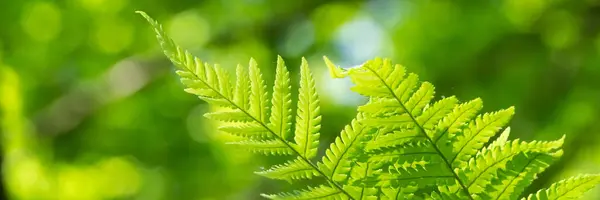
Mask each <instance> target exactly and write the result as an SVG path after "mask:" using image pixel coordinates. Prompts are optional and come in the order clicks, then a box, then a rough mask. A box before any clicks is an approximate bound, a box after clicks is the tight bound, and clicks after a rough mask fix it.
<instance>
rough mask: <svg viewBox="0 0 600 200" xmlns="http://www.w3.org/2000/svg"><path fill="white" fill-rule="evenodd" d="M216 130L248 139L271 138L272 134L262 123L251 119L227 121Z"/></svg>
mask: <svg viewBox="0 0 600 200" xmlns="http://www.w3.org/2000/svg"><path fill="white" fill-rule="evenodd" d="M218 130H220V131H223V132H227V133H229V134H232V135H236V136H241V137H245V138H248V139H262V138H273V135H272V134H271V133H270V132H269V130H268V129H267V128H265V127H264V126H263V125H262V124H260V123H258V122H255V121H252V122H246V123H228V124H225V125H221V126H220V127H219V128H218Z"/></svg>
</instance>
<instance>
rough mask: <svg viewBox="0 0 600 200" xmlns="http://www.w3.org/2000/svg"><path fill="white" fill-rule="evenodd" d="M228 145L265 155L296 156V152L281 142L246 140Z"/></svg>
mask: <svg viewBox="0 0 600 200" xmlns="http://www.w3.org/2000/svg"><path fill="white" fill-rule="evenodd" d="M227 144H230V145H235V146H239V147H241V148H244V149H247V150H249V151H252V152H254V153H261V154H264V155H294V151H293V150H292V149H290V148H289V146H288V145H286V144H285V143H283V142H282V141H280V140H244V141H238V142H229V143H227Z"/></svg>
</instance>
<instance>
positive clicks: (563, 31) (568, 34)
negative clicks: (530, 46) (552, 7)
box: [541, 11, 579, 49]
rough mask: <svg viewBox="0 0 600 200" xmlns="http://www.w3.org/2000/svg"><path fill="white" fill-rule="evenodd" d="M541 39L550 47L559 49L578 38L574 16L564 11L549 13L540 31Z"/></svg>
mask: <svg viewBox="0 0 600 200" xmlns="http://www.w3.org/2000/svg"><path fill="white" fill-rule="evenodd" d="M541 34H542V39H543V40H544V42H545V43H546V45H548V46H549V47H551V48H554V49H560V48H564V47H567V46H569V45H572V44H573V43H575V42H576V41H577V40H578V39H579V27H578V23H577V21H576V20H575V18H574V17H573V16H572V15H571V14H569V13H568V12H565V11H557V12H553V13H551V14H549V16H548V17H547V18H546V19H545V23H544V28H543V30H542V32H541Z"/></svg>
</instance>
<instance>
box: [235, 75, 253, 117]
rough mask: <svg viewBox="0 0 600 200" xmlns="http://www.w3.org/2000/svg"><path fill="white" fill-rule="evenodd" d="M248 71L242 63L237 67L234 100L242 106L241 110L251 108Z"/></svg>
mask: <svg viewBox="0 0 600 200" xmlns="http://www.w3.org/2000/svg"><path fill="white" fill-rule="evenodd" d="M248 76H249V75H248V71H246V68H244V66H242V65H237V67H236V69H235V77H236V79H237V80H236V82H235V89H234V94H235V95H234V96H233V102H234V103H235V104H236V105H238V106H239V107H240V110H250V79H249V78H248Z"/></svg>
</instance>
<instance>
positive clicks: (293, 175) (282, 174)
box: [256, 157, 320, 182]
mask: <svg viewBox="0 0 600 200" xmlns="http://www.w3.org/2000/svg"><path fill="white" fill-rule="evenodd" d="M256 174H258V175H261V176H265V177H268V178H271V179H279V180H286V181H288V182H291V181H292V180H298V179H311V178H312V177H313V176H320V174H319V172H318V171H316V170H315V169H314V168H313V167H312V166H310V164H308V163H307V162H305V161H303V160H302V158H300V157H299V158H296V159H294V160H291V161H288V162H287V163H285V164H282V165H275V166H273V167H272V168H271V169H268V170H264V171H260V172H256Z"/></svg>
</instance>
